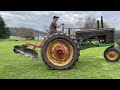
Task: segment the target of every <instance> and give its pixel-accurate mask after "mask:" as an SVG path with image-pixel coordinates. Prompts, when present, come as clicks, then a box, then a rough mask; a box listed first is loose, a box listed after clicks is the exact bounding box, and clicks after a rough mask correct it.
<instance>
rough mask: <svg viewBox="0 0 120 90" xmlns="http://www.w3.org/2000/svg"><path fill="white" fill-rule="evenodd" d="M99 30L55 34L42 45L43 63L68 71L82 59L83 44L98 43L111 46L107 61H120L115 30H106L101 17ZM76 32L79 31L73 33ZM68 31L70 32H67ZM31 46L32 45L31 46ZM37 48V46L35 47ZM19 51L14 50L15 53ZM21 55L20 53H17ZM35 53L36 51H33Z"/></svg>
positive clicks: (63, 31)
mask: <svg viewBox="0 0 120 90" xmlns="http://www.w3.org/2000/svg"><path fill="white" fill-rule="evenodd" d="M97 23H98V24H97V26H98V28H97V29H87V30H84V29H80V28H79V30H78V28H64V27H63V29H62V32H61V33H54V34H52V35H50V36H48V37H47V39H46V40H45V39H44V44H42V47H41V48H42V49H41V57H42V60H43V62H44V63H45V64H46V65H47V66H48V67H49V68H50V69H57V70H66V69H71V68H73V66H75V65H76V63H77V61H78V60H79V57H80V50H81V46H82V45H83V43H87V42H91V41H94V40H96V41H98V42H99V43H98V44H97V46H99V47H100V46H109V47H108V48H107V49H106V50H105V51H104V57H105V59H106V60H107V61H110V62H115V61H118V60H119V59H120V42H118V43H117V44H118V46H117V47H115V40H114V34H115V29H114V28H104V27H103V18H102V17H101V28H99V21H97ZM74 30H77V31H75V32H74V35H73V32H72V31H74ZM65 31H68V32H65ZM29 45H31V44H29ZM86 45H87V44H86ZM33 46H35V45H33ZM35 47H37V46H35ZM16 50H17V49H15V48H14V52H15V51H16ZM16 52H17V53H19V52H18V51H16ZM32 52H34V50H33V51H32Z"/></svg>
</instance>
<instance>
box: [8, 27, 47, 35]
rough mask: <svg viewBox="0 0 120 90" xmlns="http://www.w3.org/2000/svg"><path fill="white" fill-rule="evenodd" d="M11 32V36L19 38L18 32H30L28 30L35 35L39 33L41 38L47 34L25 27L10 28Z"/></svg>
mask: <svg viewBox="0 0 120 90" xmlns="http://www.w3.org/2000/svg"><path fill="white" fill-rule="evenodd" d="M9 29H10V31H11V36H17V31H24V30H26V31H28V30H32V31H33V32H34V33H39V36H44V35H45V34H46V33H45V32H42V31H38V30H34V29H31V28H24V27H20V28H16V27H10V28H9Z"/></svg>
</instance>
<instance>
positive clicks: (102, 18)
mask: <svg viewBox="0 0 120 90" xmlns="http://www.w3.org/2000/svg"><path fill="white" fill-rule="evenodd" d="M101 28H104V27H103V17H102V16H101Z"/></svg>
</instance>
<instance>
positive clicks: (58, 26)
mask: <svg viewBox="0 0 120 90" xmlns="http://www.w3.org/2000/svg"><path fill="white" fill-rule="evenodd" d="M62 25H64V23H62V24H60V25H57V26H56V27H57V28H60V27H61V26H62Z"/></svg>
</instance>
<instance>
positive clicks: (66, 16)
mask: <svg viewBox="0 0 120 90" xmlns="http://www.w3.org/2000/svg"><path fill="white" fill-rule="evenodd" d="M0 15H1V16H2V17H3V19H4V20H5V23H6V25H7V26H9V27H27V28H33V29H36V30H40V31H44V26H49V24H50V22H51V21H52V17H53V16H54V15H57V16H59V17H60V18H59V21H58V24H59V23H61V22H64V23H65V25H66V26H67V27H78V25H77V24H76V22H78V19H77V18H85V17H86V16H90V17H93V18H96V19H100V17H101V16H103V17H104V22H106V23H108V24H109V25H110V26H111V28H113V27H114V28H115V29H120V11H0Z"/></svg>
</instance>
